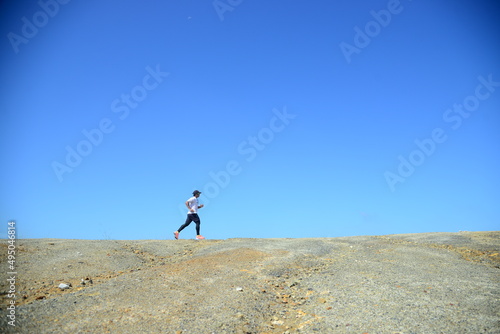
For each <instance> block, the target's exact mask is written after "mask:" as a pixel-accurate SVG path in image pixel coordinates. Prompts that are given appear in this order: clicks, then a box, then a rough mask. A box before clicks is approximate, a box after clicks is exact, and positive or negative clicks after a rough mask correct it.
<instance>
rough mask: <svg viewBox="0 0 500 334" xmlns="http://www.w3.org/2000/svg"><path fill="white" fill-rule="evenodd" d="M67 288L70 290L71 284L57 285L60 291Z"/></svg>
mask: <svg viewBox="0 0 500 334" xmlns="http://www.w3.org/2000/svg"><path fill="white" fill-rule="evenodd" d="M69 288H71V283H70V284H66V283H61V284H59V289H61V290H66V289H69Z"/></svg>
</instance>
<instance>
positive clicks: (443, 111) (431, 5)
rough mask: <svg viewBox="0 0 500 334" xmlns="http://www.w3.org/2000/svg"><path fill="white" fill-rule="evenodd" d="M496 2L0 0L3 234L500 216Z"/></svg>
mask: <svg viewBox="0 0 500 334" xmlns="http://www.w3.org/2000/svg"><path fill="white" fill-rule="evenodd" d="M498 6H499V5H498V4H497V2H496V1H459V0H453V1H452V0H443V1H429V0H413V1H410V0H401V1H396V0H389V1H388V0H380V1H379V0H371V1H347V0H339V1H326V0H318V1H313V2H311V1H305V0H296V1H263V0H254V1H249V0H243V1H238V0H220V1H213V0H206V1H200V0H184V1H160V0H155V1H117V0H116V1H77V0H72V1H67V0H65V1H63V0H59V1H56V0H41V1H40V2H39V1H14V0H10V1H3V2H2V5H1V11H0V13H1V14H0V22H1V23H0V29H1V33H2V42H1V44H0V48H1V57H2V58H1V71H0V80H1V99H0V110H1V115H0V130H1V132H0V133H1V137H0V153H1V179H0V185H1V188H0V221H1V222H3V223H2V224H3V226H4V227H3V228H2V227H1V226H0V236H1V237H6V235H7V222H8V220H9V219H15V220H16V221H17V232H18V237H19V238H76V239H165V238H168V239H171V238H172V232H173V231H175V230H176V229H177V228H178V227H179V226H180V225H181V224H182V223H183V222H184V219H185V215H186V210H185V209H184V208H183V206H184V202H185V201H186V200H187V199H188V198H189V197H190V196H191V193H192V191H193V190H195V189H199V190H201V191H202V192H203V195H202V196H201V197H200V202H201V203H204V204H205V207H204V208H203V209H201V210H200V217H201V220H202V234H203V235H204V236H206V237H207V238H210V239H225V238H232V237H259V238H271V237H294V238H295V237H337V236H350V235H377V234H393V233H417V232H438V231H449V232H457V231H459V230H469V231H479V230H498V229H499V227H500V213H499V209H500V206H499V203H500V177H499V173H498V171H499V170H500V155H499V153H500V114H499V112H500V61H499V60H500V44H499V40H500V39H499V34H498V31H500V29H499V28H500V27H499V23H498V22H499V21H498V15H499V7H498ZM194 236H195V231H194V224H193V225H192V226H190V227H188V228H187V229H186V230H185V231H183V233H182V234H181V237H182V238H193V237H194Z"/></svg>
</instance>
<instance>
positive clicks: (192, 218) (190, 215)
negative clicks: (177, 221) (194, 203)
mask: <svg viewBox="0 0 500 334" xmlns="http://www.w3.org/2000/svg"><path fill="white" fill-rule="evenodd" d="M191 222H195V224H196V235H200V223H201V222H200V217H198V214H197V213H188V215H187V218H186V222H185V223H184V224H182V226H181V227H179V229H178V230H177V231H178V232H180V231H182V230H183V229H185V228H186V227H188V226H189V224H191Z"/></svg>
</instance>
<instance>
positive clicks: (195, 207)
mask: <svg viewBox="0 0 500 334" xmlns="http://www.w3.org/2000/svg"><path fill="white" fill-rule="evenodd" d="M187 202H188V205H189V208H190V209H193V211H188V213H198V206H199V204H198V199H197V198H196V197H194V196H193V197H191V198H190V199H188V200H187Z"/></svg>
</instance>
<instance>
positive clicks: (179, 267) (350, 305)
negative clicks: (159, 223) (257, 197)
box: [0, 232, 500, 334]
mask: <svg viewBox="0 0 500 334" xmlns="http://www.w3.org/2000/svg"><path fill="white" fill-rule="evenodd" d="M16 246H17V251H18V254H17V258H16V266H17V267H16V272H17V274H16V275H15V292H14V295H15V297H16V299H15V309H13V308H12V307H10V310H9V309H8V306H9V305H10V304H9V303H11V302H12V301H13V300H14V299H13V298H12V295H13V294H12V288H13V287H12V286H11V285H10V282H11V281H9V280H8V279H9V277H10V276H9V275H8V274H7V273H8V272H9V270H8V269H6V268H7V267H8V264H7V255H4V256H3V257H1V261H2V262H1V268H3V269H2V271H1V272H0V277H1V281H0V292H1V293H2V306H1V310H0V313H1V315H2V316H1V318H0V332H6V333H174V334H179V333H183V334H185V333H217V334H218V333H360V334H361V333H453V334H456V333H500V302H499V300H500V285H499V283H500V282H499V281H500V270H499V269H500V256H499V252H500V232H460V233H425V234H407V235H388V236H362V237H345V238H325V239H228V240H203V241H195V240H178V241H176V240H140V241H117V240H60V239H29V240H18V241H17V245H16ZM1 247H2V248H1V249H2V250H1V252H2V254H7V244H6V242H5V241H4V242H2V245H1ZM11 276H12V275H11ZM9 292H11V293H9ZM9 315H11V317H10V318H9ZM12 316H13V317H12ZM13 318H14V320H15V321H12V320H13ZM9 322H10V324H9ZM12 324H15V326H12Z"/></svg>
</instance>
